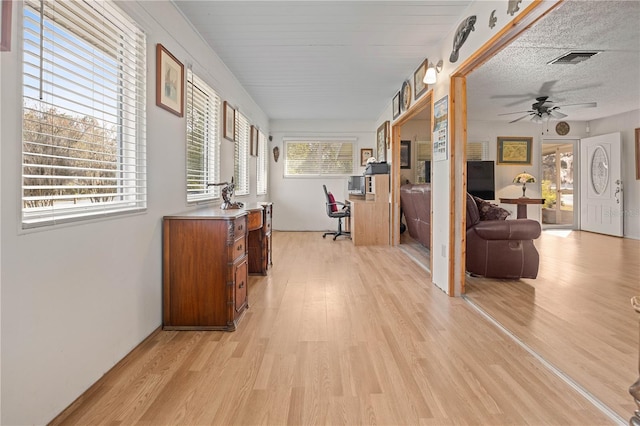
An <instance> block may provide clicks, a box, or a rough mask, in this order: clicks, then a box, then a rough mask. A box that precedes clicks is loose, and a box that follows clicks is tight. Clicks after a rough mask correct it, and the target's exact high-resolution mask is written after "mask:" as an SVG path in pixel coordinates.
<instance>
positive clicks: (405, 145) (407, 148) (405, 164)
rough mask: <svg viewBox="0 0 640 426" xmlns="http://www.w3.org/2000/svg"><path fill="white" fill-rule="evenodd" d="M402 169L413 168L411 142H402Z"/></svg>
mask: <svg viewBox="0 0 640 426" xmlns="http://www.w3.org/2000/svg"><path fill="white" fill-rule="evenodd" d="M400 168H401V169H410V168H411V141H400Z"/></svg>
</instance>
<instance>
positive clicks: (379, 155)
mask: <svg viewBox="0 0 640 426" xmlns="http://www.w3.org/2000/svg"><path fill="white" fill-rule="evenodd" d="M376 138H377V139H376V151H377V152H376V160H377V161H378V162H381V161H387V147H388V146H389V122H388V121H385V122H384V123H382V124H381V125H380V127H378V131H377V132H376Z"/></svg>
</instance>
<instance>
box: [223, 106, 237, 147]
mask: <svg viewBox="0 0 640 426" xmlns="http://www.w3.org/2000/svg"><path fill="white" fill-rule="evenodd" d="M222 111H223V114H224V117H223V119H222V121H223V124H224V126H223V127H224V128H223V130H222V132H223V133H222V134H223V136H224V138H225V139H228V140H230V141H231V142H235V140H236V110H235V109H234V108H233V107H232V106H231V105H229V102H227V101H224V105H223V106H222Z"/></svg>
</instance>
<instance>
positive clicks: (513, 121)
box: [509, 114, 531, 124]
mask: <svg viewBox="0 0 640 426" xmlns="http://www.w3.org/2000/svg"><path fill="white" fill-rule="evenodd" d="M529 115H531V114H526V115H523V116H522V117H520V118H516V119H515V120H512V121H510V122H509V124H511V123H515V122H516V121H520V120H522V119H525V118H527V117H528V116H529Z"/></svg>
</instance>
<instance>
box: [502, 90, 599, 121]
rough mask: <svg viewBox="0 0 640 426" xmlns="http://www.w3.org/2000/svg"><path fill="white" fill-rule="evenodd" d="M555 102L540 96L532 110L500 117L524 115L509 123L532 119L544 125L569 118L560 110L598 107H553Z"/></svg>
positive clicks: (584, 104)
mask: <svg viewBox="0 0 640 426" xmlns="http://www.w3.org/2000/svg"><path fill="white" fill-rule="evenodd" d="M554 103H555V102H553V101H550V100H549V97H548V96H539V97H537V98H536V102H534V103H533V104H532V105H531V109H530V110H527V111H514V112H507V113H504V114H498V115H511V114H524V115H523V116H521V117H519V118H516V119H515V120H512V121H510V122H509V123H515V122H516V121H520V120H522V119H525V118H527V117H531V121H532V122H534V123H542V122H543V121H549V120H551V119H556V120H560V119H562V118H565V117H567V114H564V113H562V112H560V111H558V110H559V109H560V108H593V107H596V106H598V104H597V103H596V102H585V103H580V104H568V105H553V104H554Z"/></svg>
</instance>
